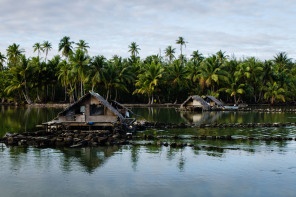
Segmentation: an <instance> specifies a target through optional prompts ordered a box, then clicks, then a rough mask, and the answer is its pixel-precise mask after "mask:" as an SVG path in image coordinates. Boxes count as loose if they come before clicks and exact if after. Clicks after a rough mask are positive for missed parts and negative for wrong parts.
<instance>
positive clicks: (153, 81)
mask: <svg viewBox="0 0 296 197" xmlns="http://www.w3.org/2000/svg"><path fill="white" fill-rule="evenodd" d="M163 72H164V68H162V67H161V64H160V63H158V64H155V62H152V63H151V64H146V65H145V66H144V68H143V73H141V74H139V75H138V80H136V86H138V89H136V90H135V91H134V93H133V94H147V95H148V98H149V102H148V104H153V102H154V97H153V95H154V92H156V91H157V88H158V86H159V85H160V81H161V79H162V75H163Z"/></svg>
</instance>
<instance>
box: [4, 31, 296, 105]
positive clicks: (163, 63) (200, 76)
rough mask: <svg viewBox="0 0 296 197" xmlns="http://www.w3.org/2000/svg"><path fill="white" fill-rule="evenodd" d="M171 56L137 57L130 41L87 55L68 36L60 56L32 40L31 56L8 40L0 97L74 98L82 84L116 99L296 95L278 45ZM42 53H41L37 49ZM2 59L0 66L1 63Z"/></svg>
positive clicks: (293, 73) (295, 80)
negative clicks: (267, 56) (258, 53)
mask: <svg viewBox="0 0 296 197" xmlns="http://www.w3.org/2000/svg"><path fill="white" fill-rule="evenodd" d="M186 43H187V42H186V41H185V40H184V38H183V37H179V38H178V39H177V40H176V44H178V45H180V52H181V53H180V58H177V59H175V55H176V54H175V53H176V52H175V48H173V46H168V47H167V48H166V49H165V55H164V56H165V57H166V59H164V58H163V57H162V56H161V55H160V54H157V55H150V56H148V57H146V58H144V59H141V58H140V57H139V56H138V54H139V50H140V48H139V46H138V45H137V44H136V42H132V43H131V44H130V45H129V52H130V53H131V56H130V57H128V58H122V57H119V56H117V55H114V56H113V57H112V58H111V59H107V58H106V57H104V56H102V55H97V56H94V57H89V56H88V55H87V49H88V48H89V45H88V43H86V42H85V41H84V40H79V42H77V43H75V44H76V47H75V49H73V46H72V45H73V44H74V42H73V41H70V37H67V36H65V37H63V38H62V39H61V40H60V43H59V46H58V50H59V51H60V52H61V54H62V55H63V56H64V57H65V59H63V60H61V57H60V56H54V57H53V58H52V59H49V60H48V61H47V56H48V52H49V51H50V50H51V49H52V48H53V47H52V45H51V43H50V42H49V41H44V42H43V43H42V44H40V43H38V42H37V43H35V44H34V46H33V49H34V52H38V54H36V57H30V58H26V57H25V56H24V55H23V53H24V50H22V49H21V48H20V45H18V44H15V43H13V44H12V45H10V46H9V47H8V48H7V50H6V52H7V54H6V55H4V54H2V53H0V97H1V99H0V101H8V100H14V101H17V102H24V101H26V102H27V103H32V102H59V101H70V102H74V101H75V100H77V99H78V98H79V97H80V96H82V95H83V94H85V93H86V91H89V90H92V91H96V92H99V93H100V94H101V95H102V96H104V97H106V98H107V99H116V100H117V99H118V100H119V101H120V102H123V103H125V102H129V103H130V102H135V103H143V102H147V101H148V102H149V103H154V102H155V101H157V102H160V103H167V102H177V101H178V102H182V101H183V100H184V99H185V98H186V97H188V96H189V95H193V94H198V95H201V96H202V95H204V96H205V95H213V96H216V97H219V99H221V100H224V101H225V102H233V103H239V102H241V101H244V102H247V103H271V104H275V103H277V102H293V101H295V95H296V66H295V63H294V62H293V61H292V59H290V58H289V57H288V55H287V53H285V52H281V53H278V54H276V55H275V56H274V58H273V59H271V60H266V61H261V60H258V59H256V58H255V57H249V58H246V59H236V58H235V57H231V58H230V57H229V56H228V55H227V54H226V52H223V51H222V50H220V51H218V52H217V53H215V54H212V55H209V56H207V57H205V56H204V55H203V54H201V53H200V52H199V51H198V50H195V51H193V53H192V54H191V56H190V58H187V56H186V55H184V54H183V52H182V47H183V46H186ZM41 52H45V54H44V57H40V53H41ZM6 65H7V66H6Z"/></svg>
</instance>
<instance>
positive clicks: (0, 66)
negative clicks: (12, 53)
mask: <svg viewBox="0 0 296 197" xmlns="http://www.w3.org/2000/svg"><path fill="white" fill-rule="evenodd" d="M5 60H6V57H5V55H3V54H2V53H1V52H0V71H3V69H4V62H5Z"/></svg>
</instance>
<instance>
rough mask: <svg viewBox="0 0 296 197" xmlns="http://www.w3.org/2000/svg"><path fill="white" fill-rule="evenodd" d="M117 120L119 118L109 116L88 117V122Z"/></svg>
mask: <svg viewBox="0 0 296 197" xmlns="http://www.w3.org/2000/svg"><path fill="white" fill-rule="evenodd" d="M116 120H117V116H108V115H99V116H88V117H87V122H114V121H116Z"/></svg>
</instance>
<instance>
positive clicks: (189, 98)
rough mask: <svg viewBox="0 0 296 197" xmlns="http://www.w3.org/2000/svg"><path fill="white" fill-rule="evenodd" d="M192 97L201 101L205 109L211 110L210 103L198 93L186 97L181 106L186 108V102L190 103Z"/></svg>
mask: <svg viewBox="0 0 296 197" xmlns="http://www.w3.org/2000/svg"><path fill="white" fill-rule="evenodd" d="M191 99H192V100H196V101H198V102H200V104H201V105H202V109H203V110H210V105H209V104H208V103H207V102H206V101H205V100H203V99H202V98H201V97H200V96H198V95H193V96H189V97H188V98H187V99H186V101H184V103H182V105H181V107H180V108H184V107H185V105H186V103H188V102H189V101H190V100H191Z"/></svg>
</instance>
